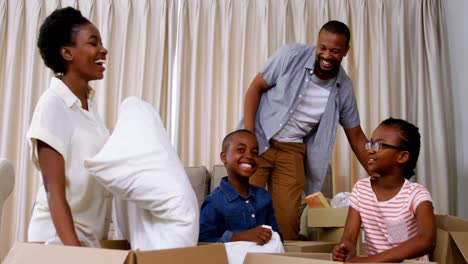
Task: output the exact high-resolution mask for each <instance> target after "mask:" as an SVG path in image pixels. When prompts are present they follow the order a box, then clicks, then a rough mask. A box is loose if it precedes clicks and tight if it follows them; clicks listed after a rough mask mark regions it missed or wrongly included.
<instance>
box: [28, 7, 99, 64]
mask: <svg viewBox="0 0 468 264" xmlns="http://www.w3.org/2000/svg"><path fill="white" fill-rule="evenodd" d="M90 23H91V22H90V21H89V20H88V19H86V18H85V17H84V16H83V15H82V14H81V12H80V11H79V10H76V9H74V8H72V7H65V8H62V9H57V10H55V11H54V12H52V14H50V15H49V16H48V17H47V18H46V19H45V21H44V23H43V24H42V25H41V28H40V30H39V38H38V40H37V47H38V48H39V51H40V53H41V57H42V59H43V60H44V63H45V65H46V66H47V67H49V68H50V69H52V71H54V72H55V73H65V72H66V69H65V64H64V62H63V60H62V55H61V54H60V49H61V48H62V47H63V46H65V45H70V44H73V43H74V41H75V36H74V34H75V33H76V31H77V28H78V27H79V26H81V25H85V24H90Z"/></svg>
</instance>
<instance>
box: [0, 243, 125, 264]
mask: <svg viewBox="0 0 468 264" xmlns="http://www.w3.org/2000/svg"><path fill="white" fill-rule="evenodd" d="M128 254H129V252H128V251H123V250H110V249H97V248H85V247H68V246H55V245H41V244H34V243H16V244H15V245H14V246H13V247H12V248H11V250H10V251H9V252H8V254H7V256H6V257H5V259H4V261H3V263H4V264H23V263H24V264H30V263H34V264H63V263H67V264H94V263H99V264H100V263H109V264H123V263H126V262H125V260H126V259H127V256H128ZM129 264H131V263H129Z"/></svg>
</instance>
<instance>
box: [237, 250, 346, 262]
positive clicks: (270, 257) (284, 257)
mask: <svg viewBox="0 0 468 264" xmlns="http://www.w3.org/2000/svg"><path fill="white" fill-rule="evenodd" d="M264 263H268V264H283V263H288V264H329V263H342V262H336V261H332V260H331V254H329V253H283V254H272V253H271V254H270V253H248V254H247V256H246V257H245V260H244V264H264Z"/></svg>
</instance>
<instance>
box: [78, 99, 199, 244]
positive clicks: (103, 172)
mask: <svg viewBox="0 0 468 264" xmlns="http://www.w3.org/2000/svg"><path fill="white" fill-rule="evenodd" d="M85 166H86V167H87V168H88V169H89V170H90V172H91V174H92V175H94V176H95V177H96V179H97V181H99V182H100V183H101V184H102V185H103V186H104V187H105V188H107V189H108V190H110V191H111V192H112V193H113V194H114V197H115V199H118V200H125V201H120V206H119V208H120V210H123V211H125V212H118V213H117V214H115V215H119V216H121V217H126V218H127V219H117V224H119V223H126V225H124V226H118V227H117V228H118V229H120V230H121V231H124V232H123V233H126V234H124V235H126V236H127V237H126V238H127V239H129V242H130V244H131V245H132V249H142V250H143V249H144V250H149V249H162V248H173V247H186V246H194V245H196V243H197V239H198V228H199V226H198V219H199V212H198V204H197V199H196V196H195V193H194V191H193V189H192V187H191V185H190V181H189V180H188V178H187V175H186V173H185V171H184V168H183V166H182V163H181V162H180V160H179V158H178V156H177V154H176V152H175V150H174V149H173V147H172V145H171V144H170V141H169V137H168V135H167V133H166V131H165V129H164V127H163V125H162V122H161V119H160V117H159V114H158V113H157V112H156V111H155V110H154V108H153V107H152V106H151V105H150V104H148V103H146V102H144V101H142V100H140V99H138V98H136V97H131V98H128V99H126V100H124V101H123V102H122V104H121V105H120V109H119V117H118V120H117V124H116V126H115V129H114V131H113V133H112V134H111V136H110V138H109V140H108V141H107V142H106V144H105V145H104V147H103V148H102V149H101V151H100V152H99V153H98V154H97V155H96V156H94V157H93V158H91V159H88V160H86V161H85ZM122 204H123V205H125V206H122ZM130 207H131V208H130ZM127 208H130V210H127ZM133 224H136V225H139V226H138V227H134V226H132V225H133ZM141 232H144V233H143V234H141ZM142 236H143V237H142ZM132 238H133V241H132Z"/></svg>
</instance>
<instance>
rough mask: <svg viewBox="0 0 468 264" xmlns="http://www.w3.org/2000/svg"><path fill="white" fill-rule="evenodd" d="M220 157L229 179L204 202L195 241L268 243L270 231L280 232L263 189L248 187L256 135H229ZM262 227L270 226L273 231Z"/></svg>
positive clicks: (254, 160)
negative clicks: (198, 233) (197, 235)
mask: <svg viewBox="0 0 468 264" xmlns="http://www.w3.org/2000/svg"><path fill="white" fill-rule="evenodd" d="M220 156H221V160H222V162H223V163H224V166H225V167H226V170H227V174H228V176H227V177H224V178H223V179H222V180H221V183H220V186H219V187H217V188H216V189H215V190H213V191H212V192H211V193H210V195H208V196H207V197H206V198H205V200H204V201H203V204H202V207H201V213H200V235H199V239H198V240H199V241H201V242H230V241H251V242H255V243H257V244H259V245H263V244H265V243H267V242H268V241H269V240H270V239H271V236H272V230H273V231H276V232H278V233H279V229H278V224H277V222H276V218H275V212H274V209H273V203H272V200H271V197H270V195H269V194H268V192H267V191H266V190H265V189H263V188H258V187H255V186H253V185H250V184H249V178H250V176H252V174H253V173H254V172H255V170H256V168H257V158H258V143H257V138H256V137H255V134H253V133H252V132H250V131H249V130H245V129H242V130H237V131H234V132H232V133H230V134H228V135H227V136H226V137H225V138H224V140H223V145H222V151H221V155H220ZM262 225H269V226H271V228H272V230H270V229H269V228H265V227H262Z"/></svg>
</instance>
